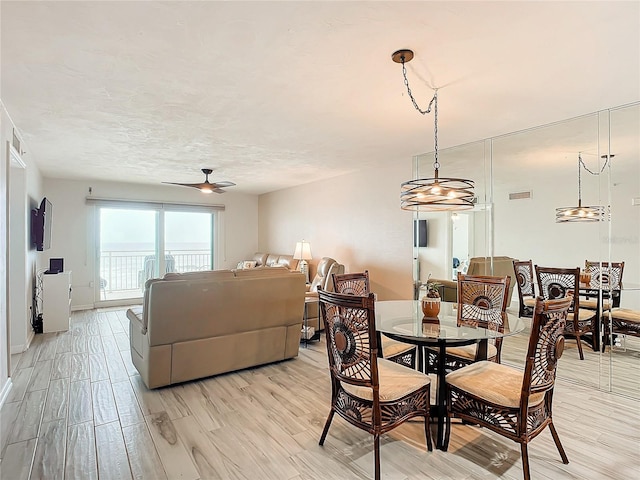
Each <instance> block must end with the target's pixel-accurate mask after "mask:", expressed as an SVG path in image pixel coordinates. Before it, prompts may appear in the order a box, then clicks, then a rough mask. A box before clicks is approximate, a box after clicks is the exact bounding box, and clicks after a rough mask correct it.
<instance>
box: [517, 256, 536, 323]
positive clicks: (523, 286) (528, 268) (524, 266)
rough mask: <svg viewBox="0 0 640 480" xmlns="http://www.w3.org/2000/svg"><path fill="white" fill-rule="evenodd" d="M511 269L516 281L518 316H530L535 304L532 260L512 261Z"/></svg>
mask: <svg viewBox="0 0 640 480" xmlns="http://www.w3.org/2000/svg"><path fill="white" fill-rule="evenodd" d="M513 271H514V272H515V274H516V280H517V282H518V300H519V309H518V316H519V317H532V316H533V307H534V306H535V304H536V290H535V281H534V279H533V262H532V261H531V260H523V261H518V260H514V261H513Z"/></svg>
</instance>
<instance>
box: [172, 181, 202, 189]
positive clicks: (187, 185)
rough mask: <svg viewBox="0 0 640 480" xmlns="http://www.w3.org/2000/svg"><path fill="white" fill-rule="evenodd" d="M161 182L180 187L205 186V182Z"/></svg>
mask: <svg viewBox="0 0 640 480" xmlns="http://www.w3.org/2000/svg"><path fill="white" fill-rule="evenodd" d="M162 183H166V184H167V185H180V186H181V187H193V188H203V187H206V186H207V184H206V183H176V182H162ZM209 185H211V184H209Z"/></svg>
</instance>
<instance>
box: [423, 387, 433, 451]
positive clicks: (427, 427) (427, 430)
mask: <svg viewBox="0 0 640 480" xmlns="http://www.w3.org/2000/svg"><path fill="white" fill-rule="evenodd" d="M429 390H430V389H429V388H428V389H427V406H426V410H425V412H424V434H425V437H427V450H428V451H429V452H431V451H432V450H433V443H432V442H431V405H429V400H428V399H429V398H431V395H430V393H429Z"/></svg>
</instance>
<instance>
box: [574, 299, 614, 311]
mask: <svg viewBox="0 0 640 480" xmlns="http://www.w3.org/2000/svg"><path fill="white" fill-rule="evenodd" d="M580 308H586V309H587V310H595V309H596V308H598V300H596V299H581V300H580ZM610 308H611V302H609V300H603V301H602V309H603V310H609V309H610Z"/></svg>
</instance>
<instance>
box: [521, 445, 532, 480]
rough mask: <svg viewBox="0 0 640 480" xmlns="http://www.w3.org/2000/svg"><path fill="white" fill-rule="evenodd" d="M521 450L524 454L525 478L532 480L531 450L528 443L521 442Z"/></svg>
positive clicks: (523, 468)
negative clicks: (530, 466) (530, 470)
mask: <svg viewBox="0 0 640 480" xmlns="http://www.w3.org/2000/svg"><path fill="white" fill-rule="evenodd" d="M520 452H521V454H522V471H523V473H524V480H531V473H530V472H529V452H528V450H527V444H526V443H521V444H520Z"/></svg>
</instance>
